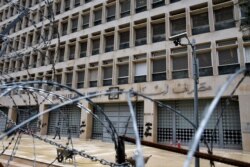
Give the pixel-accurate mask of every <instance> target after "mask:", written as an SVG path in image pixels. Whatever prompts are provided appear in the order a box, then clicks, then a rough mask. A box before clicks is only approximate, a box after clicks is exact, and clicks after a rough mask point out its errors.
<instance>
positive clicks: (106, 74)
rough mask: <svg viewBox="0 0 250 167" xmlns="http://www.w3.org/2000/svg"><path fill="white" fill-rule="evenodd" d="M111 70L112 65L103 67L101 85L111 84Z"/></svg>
mask: <svg viewBox="0 0 250 167" xmlns="http://www.w3.org/2000/svg"><path fill="white" fill-rule="evenodd" d="M112 71H113V67H112V66H111V67H104V68H103V86H109V85H112Z"/></svg>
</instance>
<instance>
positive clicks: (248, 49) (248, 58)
mask: <svg viewBox="0 0 250 167" xmlns="http://www.w3.org/2000/svg"><path fill="white" fill-rule="evenodd" d="M245 62H246V63H250V46H245Z"/></svg>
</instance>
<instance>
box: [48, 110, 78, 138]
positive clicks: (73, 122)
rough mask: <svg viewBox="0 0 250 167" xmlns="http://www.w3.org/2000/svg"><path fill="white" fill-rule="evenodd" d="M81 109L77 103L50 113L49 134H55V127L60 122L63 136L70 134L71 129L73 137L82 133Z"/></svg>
mask: <svg viewBox="0 0 250 167" xmlns="http://www.w3.org/2000/svg"><path fill="white" fill-rule="evenodd" d="M80 121H81V109H80V108H78V107H77V106H75V105H66V106H64V107H61V108H59V109H57V110H53V111H51V112H50V113H49V126H48V135H54V134H55V127H56V125H57V124H58V123H59V125H60V130H61V136H68V134H69V133H68V130H69V129H70V132H71V135H72V136H73V137H79V135H80Z"/></svg>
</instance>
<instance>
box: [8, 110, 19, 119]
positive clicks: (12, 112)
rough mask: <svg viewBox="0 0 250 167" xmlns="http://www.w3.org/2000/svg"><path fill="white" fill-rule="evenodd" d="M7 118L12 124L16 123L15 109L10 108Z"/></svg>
mask: <svg viewBox="0 0 250 167" xmlns="http://www.w3.org/2000/svg"><path fill="white" fill-rule="evenodd" d="M8 118H9V119H10V120H12V121H14V122H16V121H17V112H16V108H15V107H10V108H9V111H8Z"/></svg>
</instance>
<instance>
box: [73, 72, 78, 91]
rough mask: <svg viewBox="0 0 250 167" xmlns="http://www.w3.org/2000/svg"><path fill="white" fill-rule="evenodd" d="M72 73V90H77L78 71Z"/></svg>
mask: <svg viewBox="0 0 250 167" xmlns="http://www.w3.org/2000/svg"><path fill="white" fill-rule="evenodd" d="M72 72H73V73H72V88H73V89H76V88H77V86H76V82H77V78H76V70H75V69H73V71H72Z"/></svg>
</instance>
